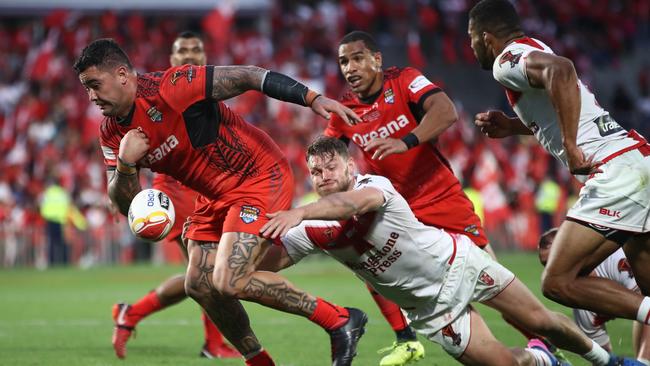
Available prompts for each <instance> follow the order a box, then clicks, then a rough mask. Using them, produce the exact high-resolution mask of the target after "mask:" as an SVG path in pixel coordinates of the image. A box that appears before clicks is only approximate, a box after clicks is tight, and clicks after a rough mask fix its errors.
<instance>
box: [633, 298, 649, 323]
mask: <svg viewBox="0 0 650 366" xmlns="http://www.w3.org/2000/svg"><path fill="white" fill-rule="evenodd" d="M636 320H638V321H640V322H641V323H643V324H650V297H647V296H646V297H644V298H643V301H641V305H639V310H638V311H637V312H636Z"/></svg>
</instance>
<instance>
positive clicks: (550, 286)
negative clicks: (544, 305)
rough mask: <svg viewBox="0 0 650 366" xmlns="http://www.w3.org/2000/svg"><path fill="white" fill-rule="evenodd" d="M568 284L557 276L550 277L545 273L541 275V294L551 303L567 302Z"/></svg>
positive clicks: (568, 296)
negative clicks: (551, 301)
mask: <svg viewBox="0 0 650 366" xmlns="http://www.w3.org/2000/svg"><path fill="white" fill-rule="evenodd" d="M569 287H570V282H569V281H566V280H565V279H563V278H562V277H559V276H551V275H548V273H547V272H546V271H545V272H544V274H543V275H542V293H543V294H544V296H545V297H546V298H548V299H551V300H553V301H568V299H569V298H570V295H571V294H570V289H569Z"/></svg>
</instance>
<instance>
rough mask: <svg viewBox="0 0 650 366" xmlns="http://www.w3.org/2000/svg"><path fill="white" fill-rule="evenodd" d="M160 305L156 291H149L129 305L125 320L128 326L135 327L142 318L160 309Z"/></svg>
mask: <svg viewBox="0 0 650 366" xmlns="http://www.w3.org/2000/svg"><path fill="white" fill-rule="evenodd" d="M162 307H163V306H162V305H161V304H160V300H159V299H158V295H157V294H156V291H151V292H149V293H148V294H146V295H144V297H142V298H141V299H140V300H138V302H136V303H135V304H133V305H131V309H129V311H128V313H127V314H126V322H127V324H128V325H129V326H132V327H135V325H136V324H138V322H139V321H140V320H142V318H144V317H146V316H148V315H149V314H151V313H154V312H156V311H158V310H160V309H162Z"/></svg>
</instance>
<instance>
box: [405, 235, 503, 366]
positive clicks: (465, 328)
mask: <svg viewBox="0 0 650 366" xmlns="http://www.w3.org/2000/svg"><path fill="white" fill-rule="evenodd" d="M455 238H456V240H467V241H470V239H469V238H467V237H466V236H464V235H455ZM470 242H471V241H470ZM470 245H471V246H470V247H469V251H468V253H467V256H466V258H465V260H464V263H465V265H464V272H463V273H462V276H461V278H460V279H459V282H460V283H459V284H458V286H457V287H456V288H457V290H456V291H455V294H453V296H452V297H450V298H449V299H446V300H445V299H440V300H441V301H438V302H436V303H435V304H432V305H431V306H427V307H423V308H420V309H417V310H415V311H407V312H405V313H406V316H407V318H409V319H411V320H412V321H411V323H410V325H411V326H412V327H413V328H414V329H415V330H417V331H418V333H420V334H422V335H424V336H425V337H427V338H428V339H429V340H431V341H433V342H436V343H438V344H440V345H441V346H442V348H443V349H444V350H445V351H446V352H447V353H449V354H450V355H451V356H453V357H455V358H458V357H460V356H461V355H462V354H463V352H465V348H467V345H468V344H469V339H470V334H471V329H470V308H471V307H470V305H469V304H470V303H471V302H483V301H487V300H490V299H492V298H493V297H495V296H496V295H498V294H499V293H500V292H501V291H503V290H504V289H505V288H506V287H508V285H509V284H510V283H511V282H512V281H513V280H514V279H515V275H514V274H513V273H512V272H510V270H508V269H507V268H505V267H504V266H502V265H501V264H499V263H498V262H496V261H495V260H493V259H492V258H491V257H490V256H489V255H488V254H487V253H486V252H485V251H483V250H481V249H480V248H478V247H477V246H476V245H474V244H470ZM448 285H449V284H448V283H445V285H444V287H447V286H448ZM441 297H442V295H441ZM445 304H453V306H452V307H448V308H449V310H448V311H447V312H444V311H441V310H443V309H441V306H445ZM459 305H460V306H462V308H460V312H457V313H456V314H455V316H454V315H450V314H452V312H453V309H455V308H457V306H459ZM426 313H428V314H430V316H429V317H427V316H426ZM441 314H442V315H441Z"/></svg>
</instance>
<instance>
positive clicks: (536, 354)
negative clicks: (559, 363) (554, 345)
mask: <svg viewBox="0 0 650 366" xmlns="http://www.w3.org/2000/svg"><path fill="white" fill-rule="evenodd" d="M524 351H526V352H528V353H530V354H531V356H533V359H534V360H535V366H553V361H552V360H551V359H550V357H548V355H547V354H546V352H543V351H541V350H538V349H535V348H526V349H524Z"/></svg>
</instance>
